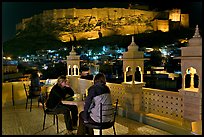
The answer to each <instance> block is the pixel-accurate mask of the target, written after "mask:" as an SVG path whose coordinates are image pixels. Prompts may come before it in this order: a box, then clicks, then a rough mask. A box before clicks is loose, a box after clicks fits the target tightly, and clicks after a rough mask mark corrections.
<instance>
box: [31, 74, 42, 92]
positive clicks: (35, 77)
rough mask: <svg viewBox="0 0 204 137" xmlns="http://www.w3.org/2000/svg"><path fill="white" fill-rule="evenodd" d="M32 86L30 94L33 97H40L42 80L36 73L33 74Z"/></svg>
mask: <svg viewBox="0 0 204 137" xmlns="http://www.w3.org/2000/svg"><path fill="white" fill-rule="evenodd" d="M30 80H31V85H30V93H31V94H33V95H40V93H41V87H40V78H39V76H38V74H37V72H36V71H34V72H33V73H32V74H31V78H30Z"/></svg>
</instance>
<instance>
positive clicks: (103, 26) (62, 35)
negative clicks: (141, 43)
mask: <svg viewBox="0 0 204 137" xmlns="http://www.w3.org/2000/svg"><path fill="white" fill-rule="evenodd" d="M36 17H38V18H40V20H41V22H42V24H43V26H44V27H46V25H47V24H48V23H49V24H50V23H55V24H56V23H57V24H61V26H63V27H62V28H63V29H61V30H60V31H56V33H58V38H59V39H61V40H62V41H69V40H71V39H73V38H74V37H75V38H76V39H81V38H87V39H88V38H90V39H94V38H98V37H99V34H98V33H99V32H100V33H101V34H102V36H109V35H112V34H119V35H131V34H138V33H143V32H145V31H146V32H148V31H157V30H161V31H163V32H168V31H169V30H170V29H171V26H175V25H171V24H174V23H175V24H177V27H178V26H179V27H180V26H182V27H189V15H188V14H181V10H180V9H173V10H170V11H163V12H156V11H146V10H138V9H125V8H92V9H76V8H70V9H53V10H45V11H43V13H41V14H38V15H34V16H33V17H30V18H26V19H22V22H21V23H19V24H17V25H16V30H17V31H20V30H24V29H25V28H26V26H27V24H28V23H29V22H30V21H32V19H34V18H36Z"/></svg>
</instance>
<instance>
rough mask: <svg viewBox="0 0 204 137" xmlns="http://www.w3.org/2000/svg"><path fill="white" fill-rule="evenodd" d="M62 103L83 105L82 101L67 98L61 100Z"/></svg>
mask: <svg viewBox="0 0 204 137" xmlns="http://www.w3.org/2000/svg"><path fill="white" fill-rule="evenodd" d="M62 103H63V104H69V105H77V106H79V105H83V106H84V101H82V100H81V101H80V100H73V101H68V100H62Z"/></svg>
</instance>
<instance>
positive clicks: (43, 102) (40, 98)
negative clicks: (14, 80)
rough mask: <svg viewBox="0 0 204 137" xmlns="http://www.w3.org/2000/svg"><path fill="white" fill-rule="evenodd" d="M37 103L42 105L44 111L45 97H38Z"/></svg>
mask: <svg viewBox="0 0 204 137" xmlns="http://www.w3.org/2000/svg"><path fill="white" fill-rule="evenodd" d="M39 102H41V103H42V107H43V110H44V111H45V102H46V99H45V97H44V96H43V95H40V97H39Z"/></svg>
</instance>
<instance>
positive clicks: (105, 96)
mask: <svg viewBox="0 0 204 137" xmlns="http://www.w3.org/2000/svg"><path fill="white" fill-rule="evenodd" d="M91 90H92V91H94V92H95V93H92V92H89V94H94V95H95V96H94V97H93V100H92V104H91V106H90V108H89V112H90V117H91V118H92V119H93V120H94V121H95V122H98V123H99V122H100V105H101V103H102V122H112V121H113V109H112V99H111V95H110V90H109V88H108V87H107V86H106V85H105V84H102V83H96V84H95V85H93V86H92V87H90V89H89V91H91Z"/></svg>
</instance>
